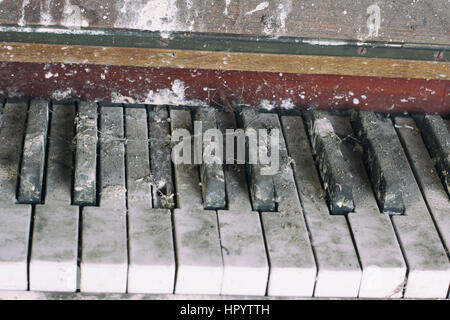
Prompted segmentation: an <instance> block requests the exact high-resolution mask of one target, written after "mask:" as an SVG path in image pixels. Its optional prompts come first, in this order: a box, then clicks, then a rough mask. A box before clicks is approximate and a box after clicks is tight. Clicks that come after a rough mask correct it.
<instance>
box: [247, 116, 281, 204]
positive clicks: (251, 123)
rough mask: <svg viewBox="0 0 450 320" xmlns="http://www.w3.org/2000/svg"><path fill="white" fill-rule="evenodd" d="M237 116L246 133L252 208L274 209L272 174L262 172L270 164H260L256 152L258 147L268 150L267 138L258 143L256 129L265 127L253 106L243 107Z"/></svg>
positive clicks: (268, 167)
mask: <svg viewBox="0 0 450 320" xmlns="http://www.w3.org/2000/svg"><path fill="white" fill-rule="evenodd" d="M239 118H240V122H241V125H242V126H243V127H244V130H245V134H246V150H247V155H246V158H247V159H246V160H247V166H246V168H247V176H248V180H249V185H250V195H251V197H252V204H253V210H255V211H274V210H275V208H276V206H275V190H274V183H273V175H270V174H263V173H264V171H265V169H270V164H262V163H261V161H260V158H259V154H258V150H260V149H263V151H268V152H270V144H269V140H266V141H261V142H263V145H259V142H258V140H259V139H258V137H259V132H258V131H259V130H266V128H264V126H263V125H262V123H261V121H260V119H259V113H258V112H257V111H256V110H255V109H253V108H243V109H242V110H241V112H240V113H239ZM251 141H253V143H252V142H251ZM255 142H256V143H257V144H258V147H256V146H255V145H254V144H255ZM252 144H253V145H252ZM264 149H265V150H264ZM252 152H253V154H254V155H256V159H251V154H250V153H252ZM268 152H267V154H268Z"/></svg>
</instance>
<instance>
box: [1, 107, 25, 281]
mask: <svg viewBox="0 0 450 320" xmlns="http://www.w3.org/2000/svg"><path fill="white" fill-rule="evenodd" d="M26 115H27V103H26V102H13V103H11V102H8V103H6V105H5V106H4V107H3V110H2V120H1V122H0V145H1V148H0V221H1V223H0V290H26V289H27V287H28V272H27V256H28V242H29V241H28V240H29V234H30V222H31V206H30V205H17V204H14V203H15V201H16V196H15V192H16V182H17V176H18V169H19V161H20V153H21V152H22V139H23V133H24V129H25V119H26Z"/></svg>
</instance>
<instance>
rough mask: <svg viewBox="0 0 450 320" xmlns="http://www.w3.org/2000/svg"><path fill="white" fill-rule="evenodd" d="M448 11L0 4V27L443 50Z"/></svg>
mask: <svg viewBox="0 0 450 320" xmlns="http://www.w3.org/2000/svg"><path fill="white" fill-rule="evenodd" d="M449 9H450V3H449V2H448V1H446V0H435V1H425V0H423V1H410V0H397V1H395V2H394V1H388V0H380V1H376V2H375V1H373V0H361V1H358V2H354V1H350V0H340V1H333V0H326V1H315V0H307V1H293V0H282V1H262V0H247V1H241V0H239V1H236V0H234V1H231V0H230V1H223V0H214V1H204V0H191V1H174V0H167V1H160V0H149V1H132V0H101V1H92V0H77V1H63V0H59V1H57V0H33V1H29V0H21V1H17V0H4V1H2V2H1V3H0V23H2V24H18V25H22V26H25V25H59V26H65V27H71V28H80V27H92V28H125V29H142V30H152V31H163V32H166V33H169V32H172V31H194V32H217V33H229V34H245V35H257V36H271V37H279V36H293V37H304V38H313V39H316V38H322V39H324V38H325V39H342V40H358V41H366V40H370V41H385V42H407V43H431V44H447V45H448V44H450V33H449V21H450V10H449ZM376 17H378V21H379V24H377V23H373V21H374V19H375V18H376ZM371 26H372V27H371Z"/></svg>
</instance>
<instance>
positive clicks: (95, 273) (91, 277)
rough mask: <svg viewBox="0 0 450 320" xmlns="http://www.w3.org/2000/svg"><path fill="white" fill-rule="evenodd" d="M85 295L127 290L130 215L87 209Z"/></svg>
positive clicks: (83, 263)
mask: <svg viewBox="0 0 450 320" xmlns="http://www.w3.org/2000/svg"><path fill="white" fill-rule="evenodd" d="M82 228H83V229H82V249H81V250H82V257H81V277H80V290H81V292H125V291H126V289H127V264H128V262H127V233H126V212H125V211H124V210H123V211H122V210H112V209H102V208H95V207H85V208H83V220H82Z"/></svg>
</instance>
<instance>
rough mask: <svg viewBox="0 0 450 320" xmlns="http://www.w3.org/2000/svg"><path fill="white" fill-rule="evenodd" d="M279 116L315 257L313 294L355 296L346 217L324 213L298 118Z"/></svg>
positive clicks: (357, 273) (357, 274)
mask: <svg viewBox="0 0 450 320" xmlns="http://www.w3.org/2000/svg"><path fill="white" fill-rule="evenodd" d="M281 119H282V123H283V126H284V131H285V133H286V136H285V138H286V142H287V147H288V150H289V155H290V157H291V158H292V159H293V163H294V173H295V177H296V182H297V186H298V188H299V193H300V198H301V200H302V204H303V208H304V213H305V217H306V223H307V225H308V228H309V231H310V234H311V240H312V246H313V248H314V252H315V257H316V260H317V266H318V275H317V280H316V286H315V291H314V296H316V297H357V296H358V291H359V285H360V281H361V269H360V266H359V261H358V257H357V254H356V251H355V248H354V246H353V242H352V238H351V233H350V230H349V228H348V225H347V221H346V218H345V216H333V215H330V213H329V212H328V208H327V204H326V201H325V199H324V196H325V194H324V190H323V189H322V186H321V184H320V181H319V176H318V173H317V170H316V167H315V164H314V159H313V156H312V153H311V149H310V146H309V142H308V138H307V136H306V132H305V128H304V125H303V120H302V118H301V117H298V116H284V117H282V118H281Z"/></svg>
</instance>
